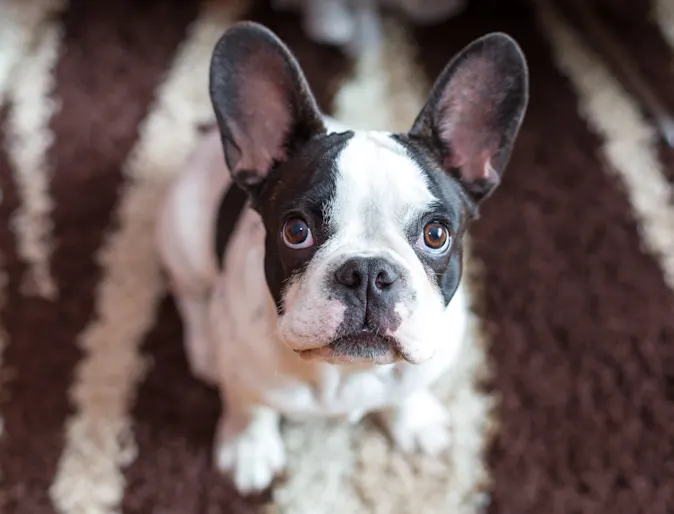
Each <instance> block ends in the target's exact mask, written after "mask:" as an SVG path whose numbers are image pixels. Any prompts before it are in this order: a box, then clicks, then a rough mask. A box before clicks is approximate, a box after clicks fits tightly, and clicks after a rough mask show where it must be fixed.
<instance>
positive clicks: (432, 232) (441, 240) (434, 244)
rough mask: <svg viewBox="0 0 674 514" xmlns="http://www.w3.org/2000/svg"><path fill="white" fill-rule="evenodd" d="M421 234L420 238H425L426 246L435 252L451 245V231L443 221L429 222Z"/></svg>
mask: <svg viewBox="0 0 674 514" xmlns="http://www.w3.org/2000/svg"><path fill="white" fill-rule="evenodd" d="M421 235H422V237H421V238H420V239H423V244H424V246H426V248H428V249H429V250H432V251H433V252H440V251H443V250H445V249H446V248H447V247H448V246H449V241H450V237H449V231H448V230H447V227H445V226H444V225H443V224H442V223H437V222H433V223H429V224H427V225H426V226H425V227H424V231H423V233H422V234H421Z"/></svg>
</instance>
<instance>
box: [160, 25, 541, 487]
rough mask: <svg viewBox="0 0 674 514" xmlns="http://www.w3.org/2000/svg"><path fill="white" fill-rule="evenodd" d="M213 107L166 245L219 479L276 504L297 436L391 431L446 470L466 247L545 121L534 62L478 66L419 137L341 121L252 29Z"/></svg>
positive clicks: (219, 56)
mask: <svg viewBox="0 0 674 514" xmlns="http://www.w3.org/2000/svg"><path fill="white" fill-rule="evenodd" d="M210 94H211V99H212V103H213V107H214V109H215V114H216V118H217V125H218V127H217V130H213V131H212V132H211V133H209V134H207V135H206V136H205V137H204V139H203V141H202V142H201V143H200V146H199V147H198V149H197V150H196V152H195V154H194V155H193V156H192V158H191V160H190V162H189V164H188V165H187V166H186V169H185V170H184V173H181V174H180V175H179V176H178V177H177V178H176V181H175V183H174V184H173V186H172V187H171V189H170V191H169V194H168V196H167V198H166V202H165V204H164V206H163V210H162V212H161V213H160V219H159V223H158V233H157V239H158V247H159V248H158V249H159V254H160V257H161V260H162V262H163V265H164V267H165V269H166V270H167V273H168V276H169V278H170V282H171V287H172V291H173V293H174V296H175V298H176V301H177V305H178V308H179V311H180V313H181V316H182V318H183V321H184V327H185V346H186V352H187V356H188V360H189V363H190V366H191V369H192V371H193V372H194V374H195V375H196V376H198V377H200V378H201V379H203V380H204V381H207V382H209V383H211V384H214V385H216V386H219V387H220V388H221V391H222V398H223V403H224V406H225V414H224V415H223V417H222V419H221V422H220V424H219V427H218V429H217V435H216V441H215V446H214V456H215V463H216V465H217V467H218V468H219V469H220V470H222V471H223V472H228V473H230V474H231V476H232V477H233V480H234V482H235V484H236V486H237V487H238V488H239V490H240V491H242V492H244V493H247V492H253V491H257V490H261V489H264V488H266V487H267V486H268V485H269V484H270V483H271V482H272V480H273V478H274V476H275V475H276V474H277V473H278V472H280V471H282V470H283V468H284V465H285V453H284V448H283V440H282V438H281V434H280V428H279V423H280V420H281V417H287V418H290V419H301V418H305V419H306V418H309V417H312V416H313V417H316V416H319V417H325V416H330V417H343V418H345V419H348V420H350V421H351V422H357V421H358V420H360V419H361V417H362V416H364V415H365V414H368V413H373V414H375V415H377V416H379V418H380V420H381V421H382V423H383V425H384V427H385V428H386V429H387V430H388V432H389V434H390V435H391V437H392V439H393V441H394V442H395V443H396V444H397V445H398V447H399V448H401V449H402V450H404V451H410V452H412V451H423V452H426V453H429V454H436V453H438V452H440V451H441V450H443V449H444V448H445V447H446V446H447V445H448V444H449V433H448V419H447V413H446V411H445V409H444V408H443V406H442V405H441V404H440V403H439V402H438V401H437V400H436V399H435V398H434V397H433V395H432V393H431V392H430V390H429V387H430V386H431V385H432V384H433V382H434V381H435V380H436V379H437V378H438V377H439V376H440V375H441V374H443V373H447V372H451V366H452V365H454V366H460V365H461V363H460V362H455V361H456V360H457V355H458V350H459V347H460V345H461V344H462V340H463V335H464V327H465V325H466V322H467V315H468V313H467V308H468V306H467V303H466V300H465V298H464V293H463V289H462V286H461V273H462V252H463V243H462V240H463V237H464V234H465V232H466V229H467V227H468V226H469V223H470V222H471V220H473V219H475V217H476V215H477V210H478V207H479V205H480V203H481V202H482V201H483V200H485V198H487V196H488V195H489V194H490V193H491V192H492V191H493V190H494V188H495V187H496V186H497V185H498V183H499V181H500V180H501V175H502V174H503V171H504V168H505V166H506V163H507V161H508V158H509V155H510V153H511V149H512V146H513V143H514V141H515V139H516V136H517V133H518V131H519V128H520V125H521V122H522V118H523V116H524V112H525V110H526V106H527V102H528V71H527V65H526V61H525V58H524V56H523V54H522V52H521V50H520V48H519V46H518V45H517V44H516V43H515V42H514V41H513V40H512V39H511V38H510V37H509V36H507V35H504V34H502V33H494V34H490V35H487V36H485V37H483V38H481V39H478V40H476V41H474V42H473V43H471V44H470V45H469V46H467V47H466V48H465V49H464V50H463V51H461V53H459V54H458V55H457V56H456V57H455V58H454V59H453V60H452V61H451V62H449V64H448V65H447V67H446V68H445V69H444V71H443V72H442V73H441V75H440V77H439V78H438V80H437V82H436V83H435V85H434V87H433V89H432V91H431V93H430V96H429V98H428V101H427V103H426V105H425V106H424V108H423V109H422V110H421V112H420V113H419V115H418V117H417V119H416V120H415V121H414V123H413V124H412V126H411V127H410V130H409V132H407V133H385V132H373V131H353V130H349V129H347V128H345V127H342V126H340V125H339V123H338V122H337V121H335V120H333V119H330V118H328V117H326V116H324V115H322V114H321V112H320V111H319V109H318V107H317V105H316V102H315V100H314V98H313V96H312V93H311V91H310V89H309V86H308V84H307V82H306V80H305V78H304V75H303V73H302V71H301V69H300V67H299V65H298V63H297V61H296V60H295V58H294V57H293V55H292V54H291V52H290V51H289V50H288V48H287V47H286V46H285V45H284V44H283V43H282V42H281V41H280V40H279V39H278V38H277V37H276V36H275V35H274V34H273V33H272V32H270V31H269V30H268V29H266V28H264V27H262V26H260V25H258V24H255V23H251V22H240V23H238V24H236V25H235V26H233V27H232V28H231V29H229V30H228V31H227V32H226V33H225V34H224V35H223V36H222V38H221V39H220V41H219V42H218V43H217V45H216V47H215V49H214V53H213V57H212V61H211V69H210Z"/></svg>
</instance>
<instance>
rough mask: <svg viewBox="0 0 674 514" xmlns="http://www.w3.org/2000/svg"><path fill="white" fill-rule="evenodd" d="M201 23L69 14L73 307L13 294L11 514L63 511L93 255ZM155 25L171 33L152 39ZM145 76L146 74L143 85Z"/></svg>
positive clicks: (56, 263)
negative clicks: (63, 467) (159, 97)
mask: <svg viewBox="0 0 674 514" xmlns="http://www.w3.org/2000/svg"><path fill="white" fill-rule="evenodd" d="M190 16H191V14H190V9H185V7H183V4H182V3H180V2H176V3H174V4H167V2H165V1H162V2H144V3H142V4H139V3H138V2H133V1H129V2H114V3H113V2H106V3H105V4H97V5H96V6H94V5H93V4H91V3H90V2H86V1H78V2H72V4H71V6H70V8H69V9H68V11H67V12H66V13H65V14H64V17H63V31H64V43H63V44H64V50H63V54H62V58H61V59H60V60H59V62H58V64H57V66H56V70H55V84H56V90H55V92H54V98H55V99H56V100H58V101H59V102H61V110H60V111H59V112H58V113H57V114H56V115H55V116H54V118H53V120H52V131H53V133H54V137H55V144H54V146H53V147H52V149H51V151H50V157H49V159H50V162H51V163H52V164H53V166H54V174H53V177H54V179H53V182H52V184H51V192H52V196H53V198H54V204H55V210H54V213H53V217H54V225H55V232H54V237H55V240H56V241H57V245H56V248H55V254H54V256H53V261H52V270H53V273H54V277H55V280H56V282H57V285H58V288H59V290H60V292H61V295H62V297H61V299H60V301H59V302H58V303H57V304H47V303H46V302H43V301H39V300H32V299H26V298H22V297H21V296H20V295H19V294H18V293H17V292H16V289H15V288H14V289H13V288H12V287H10V297H9V299H8V309H7V311H8V313H7V316H8V319H10V320H11V321H12V323H11V325H10V326H8V329H9V331H10V335H11V339H12V343H13V344H11V345H10V346H9V347H8V349H7V352H6V366H7V367H8V368H9V369H11V370H13V371H14V374H15V379H14V381H13V382H12V383H11V387H10V390H9V392H10V395H11V396H10V397H11V402H10V403H8V404H6V405H5V406H4V407H3V414H4V417H5V433H4V437H3V440H2V441H1V442H0V462H2V463H3V472H4V477H3V478H4V480H3V483H4V485H3V488H4V490H5V492H6V495H7V509H8V510H7V511H8V512H13V513H16V514H20V513H30V514H40V513H42V512H44V513H48V512H54V507H53V506H52V503H51V500H50V498H49V486H50V483H51V481H52V479H53V476H54V473H55V470H56V465H57V461H58V458H59V455H60V453H61V451H62V448H63V438H62V437H63V423H64V420H65V419H66V414H67V413H68V412H69V410H70V404H69V398H68V394H67V390H68V387H69V385H70V382H71V379H72V370H73V367H74V365H75V364H76V362H77V361H78V360H79V358H80V352H79V350H78V349H77V347H76V344H75V338H76V337H77V334H78V333H79V332H80V330H81V329H82V327H83V326H84V324H85V323H86V321H87V320H88V319H89V317H90V316H91V314H92V303H93V297H92V293H93V287H94V286H95V284H96V281H97V277H98V266H97V263H96V262H95V261H94V260H93V256H94V253H95V251H96V248H97V247H98V246H99V243H100V241H101V236H102V234H103V232H104V230H105V229H106V227H107V226H108V224H109V221H110V213H111V209H112V207H113V205H114V203H115V201H116V196H117V191H116V189H117V187H118V185H119V183H120V179H121V176H120V174H119V166H120V165H121V162H122V160H123V158H124V157H125V155H126V153H128V151H129V149H130V146H131V144H132V143H133V141H134V139H135V127H136V126H137V124H138V122H139V120H140V117H141V116H142V115H143V113H144V111H145V110H146V109H147V106H148V105H149V103H150V101H151V99H152V96H153V92H154V86H155V85H156V84H157V82H158V80H159V77H160V76H161V74H162V73H163V72H164V69H165V66H166V65H167V64H168V62H169V60H170V58H171V56H172V53H173V49H174V48H175V47H176V45H177V44H178V42H179V41H180V40H181V39H182V36H183V32H184V29H185V26H186V24H187V22H188V21H189V18H190ZM153 23H159V24H161V25H162V30H161V31H158V32H157V31H148V27H149V26H151V25H152V24H153ZM138 69H142V70H144V73H143V79H141V80H138ZM113 85H114V87H113ZM4 223H7V220H3V224H4ZM17 271H23V269H19V270H17ZM19 276H20V275H18V274H17V273H16V272H13V273H12V274H11V277H12V279H18V277H19ZM12 290H13V291H14V293H13V294H12ZM46 392H49V394H46ZM28 406H30V407H28Z"/></svg>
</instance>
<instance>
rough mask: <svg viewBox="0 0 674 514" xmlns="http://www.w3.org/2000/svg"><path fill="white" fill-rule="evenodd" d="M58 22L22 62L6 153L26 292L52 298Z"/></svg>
mask: <svg viewBox="0 0 674 514" xmlns="http://www.w3.org/2000/svg"><path fill="white" fill-rule="evenodd" d="M61 41H62V27H61V26H60V24H59V22H56V21H54V22H49V23H47V24H44V25H43V26H42V28H41V30H40V35H39V37H38V39H37V40H36V46H35V47H34V48H33V49H32V51H31V52H29V53H28V54H27V55H26V58H24V59H22V60H21V65H20V66H18V67H17V69H16V72H15V76H14V78H13V80H12V83H11V86H10V90H9V95H8V97H9V101H10V110H9V119H8V140H7V157H8V159H9V161H10V163H11V165H12V168H13V170H14V180H15V182H16V185H17V190H18V194H19V198H20V200H21V203H20V206H19V208H18V209H17V210H16V212H15V213H14V215H13V217H12V222H11V223H12V228H13V229H14V233H15V234H16V235H17V247H18V252H19V255H20V256H21V257H22V258H23V259H24V261H25V262H26V264H27V266H28V269H27V272H26V275H25V276H24V277H23V279H24V281H23V283H22V289H23V292H24V293H25V294H37V295H39V296H42V297H45V298H50V299H53V298H55V297H56V295H57V290H56V285H55V283H54V280H53V278H52V276H51V273H50V270H49V263H50V257H51V253H52V220H51V217H50V214H51V210H52V199H51V197H50V194H49V180H50V169H49V166H48V164H47V152H48V150H49V148H50V147H51V145H52V143H53V140H54V136H53V134H52V132H51V130H50V127H49V123H50V121H51V118H52V115H53V114H54V112H55V111H56V109H57V107H58V106H57V103H56V102H55V100H54V99H53V98H52V97H51V93H52V90H53V87H54V76H53V73H52V72H53V70H54V65H55V64H56V62H57V59H58V57H59V54H60V50H61Z"/></svg>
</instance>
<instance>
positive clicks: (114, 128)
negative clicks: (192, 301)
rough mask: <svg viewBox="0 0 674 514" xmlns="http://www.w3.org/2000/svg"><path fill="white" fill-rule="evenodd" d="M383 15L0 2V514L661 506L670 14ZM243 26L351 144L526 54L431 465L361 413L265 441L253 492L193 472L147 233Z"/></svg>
mask: <svg viewBox="0 0 674 514" xmlns="http://www.w3.org/2000/svg"><path fill="white" fill-rule="evenodd" d="M321 3H322V4H324V5H320V6H319V5H318V4H321ZM383 3H385V4H386V5H383V6H380V5H378V4H376V2H375V3H369V2H368V3H366V2H362V3H361V2H355V3H354V2H352V3H351V4H348V3H344V5H342V3H341V2H334V1H333V2H326V1H325V0H322V2H321V1H319V0H315V2H314V4H313V6H312V5H302V3H301V2H300V1H299V0H297V1H296V2H294V1H292V0H290V1H287V0H286V1H283V0H281V1H277V2H274V5H270V4H269V3H268V2H264V1H257V0H206V1H202V2H200V1H198V0H181V1H178V0H144V1H141V0H117V1H115V2H89V1H86V0H0V193H1V197H0V198H1V200H0V303H1V305H0V352H1V353H0V420H1V421H2V424H1V425H0V427H1V428H2V431H1V432H0V508H1V510H2V512H7V513H13V514H43V513H45V514H46V513H56V512H58V513H66V514H75V513H77V514H81V513H97V514H98V513H110V514H112V513H115V512H124V513H127V514H141V513H142V514H149V513H162V514H164V513H176V514H178V513H180V514H188V513H209V514H211V513H251V512H256V511H257V509H259V508H260V507H261V506H265V508H266V509H268V510H267V511H266V512H279V513H280V512H284V513H293V514H295V513H302V514H304V513H312V514H317V513H318V514H320V513H323V512H331V513H333V512H340V514H341V513H349V512H354V513H366V512H373V513H382V514H383V513H400V514H403V513H414V514H416V513H419V514H426V513H436V512H437V513H478V512H489V513H493V514H527V513H531V514H534V513H536V514H540V513H550V514H552V513H560V514H570V513H601V514H604V513H606V514H609V513H610V514H613V513H615V514H617V513H625V514H636V513H644V514H665V513H671V512H674V202H673V198H674V197H673V195H672V191H673V190H674V153H673V151H672V148H671V147H670V145H669V142H671V141H672V140H674V138H673V137H672V126H673V124H672V122H671V118H670V115H669V112H670V110H671V109H674V88H673V87H672V84H673V83H674V82H673V80H672V79H673V78H674V77H673V76H672V74H673V68H672V58H673V56H674V1H673V0H651V1H647V0H643V1H635V0H593V1H592V0H585V1H584V2H582V1H577V2H576V1H572V0H568V1H567V0H557V1H552V0H547V1H543V0H531V1H525V0H521V1H515V0H510V1H504V0H466V1H465V2H457V1H448V2H446V3H445V2H443V1H442V0H437V2H431V1H428V0H427V1H426V2H422V1H418V2H413V1H411V0H409V1H408V2H403V1H400V2H397V1H395V0H387V1H386V2H383ZM328 4H331V5H328ZM441 4H442V5H441ZM450 4H451V5H450ZM317 6H318V7H320V9H317ZM441 7H445V8H446V9H441ZM321 9H322V10H321ZM330 9H332V11H331V10H330ZM435 9H438V10H437V11H435ZM239 19H252V20H256V21H259V22H261V23H264V24H266V25H267V26H269V27H270V28H271V29H272V30H274V31H275V32H276V33H277V34H278V35H279V36H280V37H281V38H282V39H283V40H284V41H286V42H287V44H288V45H289V46H290V48H291V49H292V50H293V52H295V54H296V55H297V57H298V59H299V61H300V64H301V66H302V67H303V69H304V71H305V73H306V76H307V78H308V81H309V83H310V85H311V87H312V88H313V90H314V93H315V95H316V97H317V99H318V102H319V104H320V105H321V107H322V109H324V111H325V112H327V113H330V114H331V115H334V116H336V117H338V118H340V119H342V120H343V121H345V122H347V123H350V124H352V125H354V126H356V127H358V128H375V129H383V130H395V131H404V130H406V129H407V128H409V127H410V125H411V123H412V120H413V119H414V117H415V116H416V113H417V112H418V111H419V109H420V108H421V106H422V105H423V103H424V101H425V95H426V94H427V92H428V90H429V88H430V86H431V85H432V83H433V81H434V80H435V77H436V76H437V75H438V74H439V73H440V71H441V70H442V68H443V67H444V66H445V65H446V63H447V62H448V60H449V59H450V58H451V56H452V55H454V53H456V52H457V51H458V50H460V49H461V48H462V47H463V46H464V45H466V44H468V43H469V42H470V41H472V40H473V39H475V38H477V37H480V36H482V35H484V34H486V33H488V32H491V31H503V32H506V33H508V34H510V35H511V36H513V37H514V38H515V39H516V40H517V41H518V42H519V44H520V45H521V46H522V49H523V51H524V53H525V55H526V57H527V60H528V63H529V67H530V81H531V99H530V104H529V109H528V112H527V115H526V118H525V121H524V124H523V127H522V129H521V132H520V136H519V139H518V141H517V143H516V146H515V150H514V153H513V156H512V158H511V161H510V164H509V167H508V169H507V171H506V173H505V176H504V179H503V182H502V185H501V186H500V187H499V189H498V190H497V191H496V193H495V194H494V195H493V196H492V197H491V198H490V199H489V201H488V202H486V203H485V205H484V208H483V209H482V212H481V219H480V220H478V221H477V222H476V223H475V224H474V226H473V227H472V229H471V232H470V234H471V237H470V252H469V256H468V258H467V260H466V270H465V276H466V280H468V281H469V283H470V284H471V295H472V296H471V298H472V302H473V305H474V311H475V326H474V327H473V329H472V332H471V337H470V339H469V341H468V342H467V347H466V349H465V355H464V359H463V360H462V361H461V366H460V367H461V369H460V370H457V372H456V374H455V376H452V377H448V380H446V381H443V383H442V384H439V386H438V387H439V394H440V395H441V396H442V397H443V399H444V400H445V401H446V404H447V405H448V408H449V409H450V411H451V413H452V416H453V420H454V426H453V428H454V439H455V440H454V446H453V447H452V451H451V455H450V456H449V458H448V459H447V461H446V462H442V463H439V464H437V463H436V464H431V463H428V462H426V461H424V460H423V459H418V458H415V459H406V458H403V457H402V456H401V455H399V454H398V453H397V452H395V451H394V450H393V449H392V448H390V446H389V443H388V441H387V440H386V439H385V438H384V437H383V436H382V435H381V434H380V432H379V431H378V430H377V429H376V428H375V427H374V426H373V425H372V424H370V423H369V422H368V421H366V422H365V423H363V424H362V425H359V426H358V427H350V426H348V427H347V426H342V425H341V424H332V423H315V424H308V425H301V426H299V425H298V426H288V427H287V428H286V430H285V432H284V437H285V438H286V443H287V444H288V448H289V452H290V458H291V466H290V469H289V472H288V476H287V477H286V479H285V481H282V482H279V484H277V486H276V487H275V488H274V490H272V491H268V492H267V493H265V494H264V495H261V496H260V497H256V498H241V497H239V496H238V495H237V494H236V493H235V492H234V490H233V488H232V487H231V485H230V484H229V482H228V481H227V480H226V479H224V478H222V477H220V476H218V475H217V473H215V471H214V470H213V468H212V466H211V461H210V458H211V453H210V452H211V442H212V436H213V432H214V429H215V424H216V422H217V419H218V416H219V415H220V412H221V406H220V402H219V399H218V393H217V391H214V390H211V389H208V388H207V387H205V386H204V385H202V384H201V383H199V382H198V381H197V380H196V379H194V378H193V377H192V376H190V374H189V372H188V369H187V365H186V362H185V358H184V354H183V348H182V343H181V337H182V332H181V331H182V327H181V323H180V320H179V318H178V316H177V314H176V310H175V306H174V304H173V301H172V298H171V297H170V295H168V293H167V291H166V284H165V283H164V281H163V279H162V276H161V273H160V270H159V267H158V263H157V260H156V257H155V255H154V246H153V244H154V241H153V233H152V230H153V226H154V220H155V217H156V213H157V212H156V211H157V208H158V205H159V203H160V202H161V199H162V195H163V193H164V191H165V189H166V185H167V184H168V181H170V179H171V178H172V177H174V176H175V175H176V174H177V173H179V171H180V169H181V167H182V165H183V163H184V161H185V159H186V158H187V156H188V155H189V154H190V152H191V151H192V149H193V148H194V146H195V144H196V142H197V141H198V140H199V137H200V135H201V134H202V132H203V130H204V127H208V126H209V125H212V123H213V113H212V109H211V107H210V103H209V100H208V94H207V88H206V82H207V70H208V63H209V59H210V52H211V50H212V48H213V45H214V43H215V41H217V39H218V38H219V36H220V35H221V34H222V32H223V31H224V30H225V29H226V28H227V27H229V26H230V25H231V24H232V23H234V22H235V21H236V20H239ZM326 41H327V42H329V43H330V44H326Z"/></svg>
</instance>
